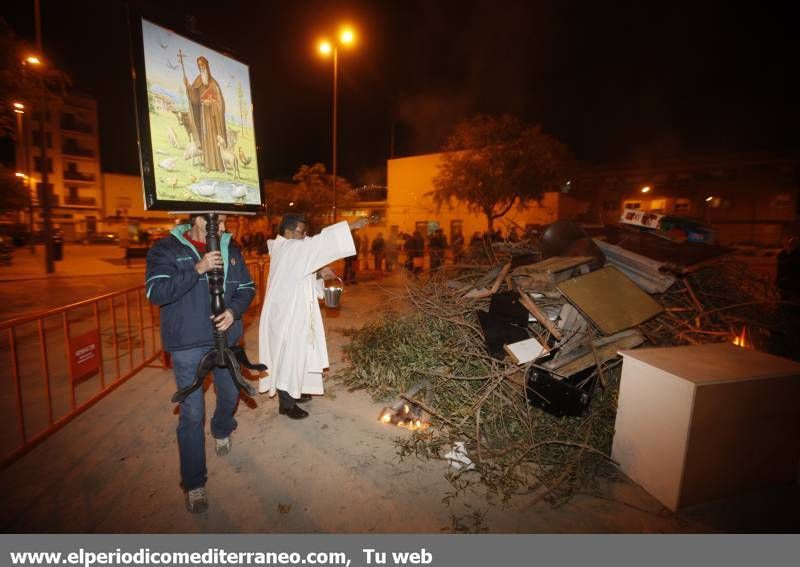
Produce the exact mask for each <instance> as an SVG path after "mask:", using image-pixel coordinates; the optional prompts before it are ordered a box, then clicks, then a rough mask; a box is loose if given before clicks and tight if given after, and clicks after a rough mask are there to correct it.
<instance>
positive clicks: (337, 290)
mask: <svg viewBox="0 0 800 567" xmlns="http://www.w3.org/2000/svg"><path fill="white" fill-rule="evenodd" d="M336 279H337V280H339V284H338V285H328V284H327V282H326V284H325V287H324V288H323V290H322V291H323V294H324V296H325V307H331V308H336V307H339V305H340V304H341V302H342V292H343V291H344V282H342V278H338V277H337V278H336ZM330 281H331V282H333V280H330Z"/></svg>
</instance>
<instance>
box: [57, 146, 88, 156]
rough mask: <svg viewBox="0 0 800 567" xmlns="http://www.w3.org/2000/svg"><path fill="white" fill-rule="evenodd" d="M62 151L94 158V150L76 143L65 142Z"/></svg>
mask: <svg viewBox="0 0 800 567" xmlns="http://www.w3.org/2000/svg"><path fill="white" fill-rule="evenodd" d="M61 153H62V154H65V155H70V156H77V157H84V158H93V157H94V150H91V149H89V148H82V147H80V146H78V145H75V144H64V145H63V146H61Z"/></svg>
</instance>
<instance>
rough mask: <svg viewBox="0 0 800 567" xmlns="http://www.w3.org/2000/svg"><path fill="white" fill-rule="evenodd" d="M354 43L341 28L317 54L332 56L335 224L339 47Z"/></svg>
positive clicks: (351, 34) (348, 31)
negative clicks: (335, 38)
mask: <svg viewBox="0 0 800 567" xmlns="http://www.w3.org/2000/svg"><path fill="white" fill-rule="evenodd" d="M354 42H355V32H353V30H352V28H350V27H347V26H345V27H342V29H341V30H340V31H339V35H338V37H337V40H336V41H334V42H331V41H328V40H327V39H323V40H321V41H320V43H319V52H320V53H321V54H322V55H323V56H326V57H327V56H329V55H331V54H333V133H332V138H333V141H332V146H333V152H332V153H333V156H332V164H331V165H332V169H333V172H332V173H333V181H332V186H333V222H334V223H335V222H336V220H337V211H336V137H337V136H336V135H337V126H338V124H337V114H338V104H337V102H338V101H337V94H338V90H339V89H338V83H339V47H340V46H350V45H352V44H353V43H354Z"/></svg>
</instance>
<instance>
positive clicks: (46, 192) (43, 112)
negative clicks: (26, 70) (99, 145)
mask: <svg viewBox="0 0 800 567" xmlns="http://www.w3.org/2000/svg"><path fill="white" fill-rule="evenodd" d="M37 5H38V2H37ZM37 21H38V18H37ZM23 64H24V65H26V66H30V67H32V68H34V69H36V70H37V71H38V78H39V92H40V97H41V99H40V102H39V106H40V107H39V135H40V139H39V150H40V154H39V155H40V156H41V157H40V158H39V159H40V163H39V166H40V167H39V169H40V171H41V174H42V182H41V188H42V190H41V192H40V194H39V199H40V200H41V201H42V203H41V207H42V220H43V225H44V226H43V231H42V233H43V234H42V236H43V239H44V265H45V272H46V273H48V274H52V273H53V272H54V271H55V265H54V263H53V242H52V240H53V219H52V213H51V200H50V185H49V180H48V173H49V171H48V163H47V87H46V85H45V81H44V76H43V69H42V68H41V67H42V60H41V59H40V58H39V57H38V56H37V55H29V56H28V57H26V58H25V60H24V61H23Z"/></svg>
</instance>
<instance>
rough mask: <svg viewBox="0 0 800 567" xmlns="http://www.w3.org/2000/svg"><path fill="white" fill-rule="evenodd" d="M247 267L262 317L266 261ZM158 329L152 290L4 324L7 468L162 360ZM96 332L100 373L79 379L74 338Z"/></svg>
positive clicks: (0, 410) (0, 459)
mask: <svg viewBox="0 0 800 567" xmlns="http://www.w3.org/2000/svg"><path fill="white" fill-rule="evenodd" d="M247 267H248V269H249V270H250V275H251V276H252V278H253V281H254V282H255V284H256V285H255V287H256V295H255V298H254V299H253V302H252V303H251V304H250V314H256V315H257V313H258V312H259V311H260V307H261V303H262V301H263V297H264V290H265V287H264V284H265V280H264V278H265V263H264V262H263V261H251V262H248V263H247ZM132 311H133V313H132ZM158 326H159V315H158V308H157V307H156V306H154V305H152V304H151V303H150V302H149V301H148V300H147V299H146V297H144V286H136V287H132V288H130V289H126V290H122V291H117V292H113V293H108V294H104V295H101V296H98V297H94V298H91V299H87V300H84V301H79V302H77V303H73V304H71V305H66V306H64V307H59V308H57V309H51V310H49V311H45V312H43V313H36V314H33V315H26V316H23V317H18V318H16V319H11V320H8V321H3V322H0V368H3V369H6V373H5V374H6V376H9V375H10V380H0V466H5V465H7V464H8V463H10V462H11V461H13V460H15V459H16V458H18V457H20V456H21V455H23V454H25V453H26V452H27V451H29V450H30V449H32V448H33V447H34V446H36V445H37V444H38V443H40V442H41V441H43V440H44V439H45V438H47V437H48V436H49V435H51V434H52V433H54V432H55V431H57V430H58V429H60V428H61V427H63V426H64V425H65V424H67V423H68V422H69V421H70V420H71V419H72V418H74V417H76V416H77V415H79V414H80V413H82V412H83V411H85V410H86V409H88V408H89V407H90V406H92V405H93V404H94V403H96V402H97V401H99V400H100V399H102V398H103V397H104V396H106V395H107V394H108V393H109V392H111V391H112V390H114V389H115V388H117V387H118V386H119V385H120V384H122V383H124V382H125V381H126V380H128V379H129V378H131V377H132V376H134V375H135V374H136V373H138V372H139V371H140V370H142V369H143V368H145V367H147V366H150V365H151V363H153V362H154V361H156V360H157V359H159V357H160V356H161V355H162V346H161V337H160V333H159V331H158ZM95 330H96V331H97V337H98V339H99V340H98V344H96V345H95V348H96V352H97V356H98V357H99V360H98V361H97V362H98V366H97V371H96V373H94V374H92V375H91V376H75V375H74V371H73V367H74V364H71V363H72V362H74V361H73V360H72V359H71V357H74V356H76V355H75V353H74V352H71V351H72V350H73V348H72V346H71V340H73V339H75V338H76V337H79V336H82V335H86V334H87V333H92V332H93V331H95ZM125 359H127V360H125ZM157 366H158V367H163V362H162V363H159V364H158V365H157Z"/></svg>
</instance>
